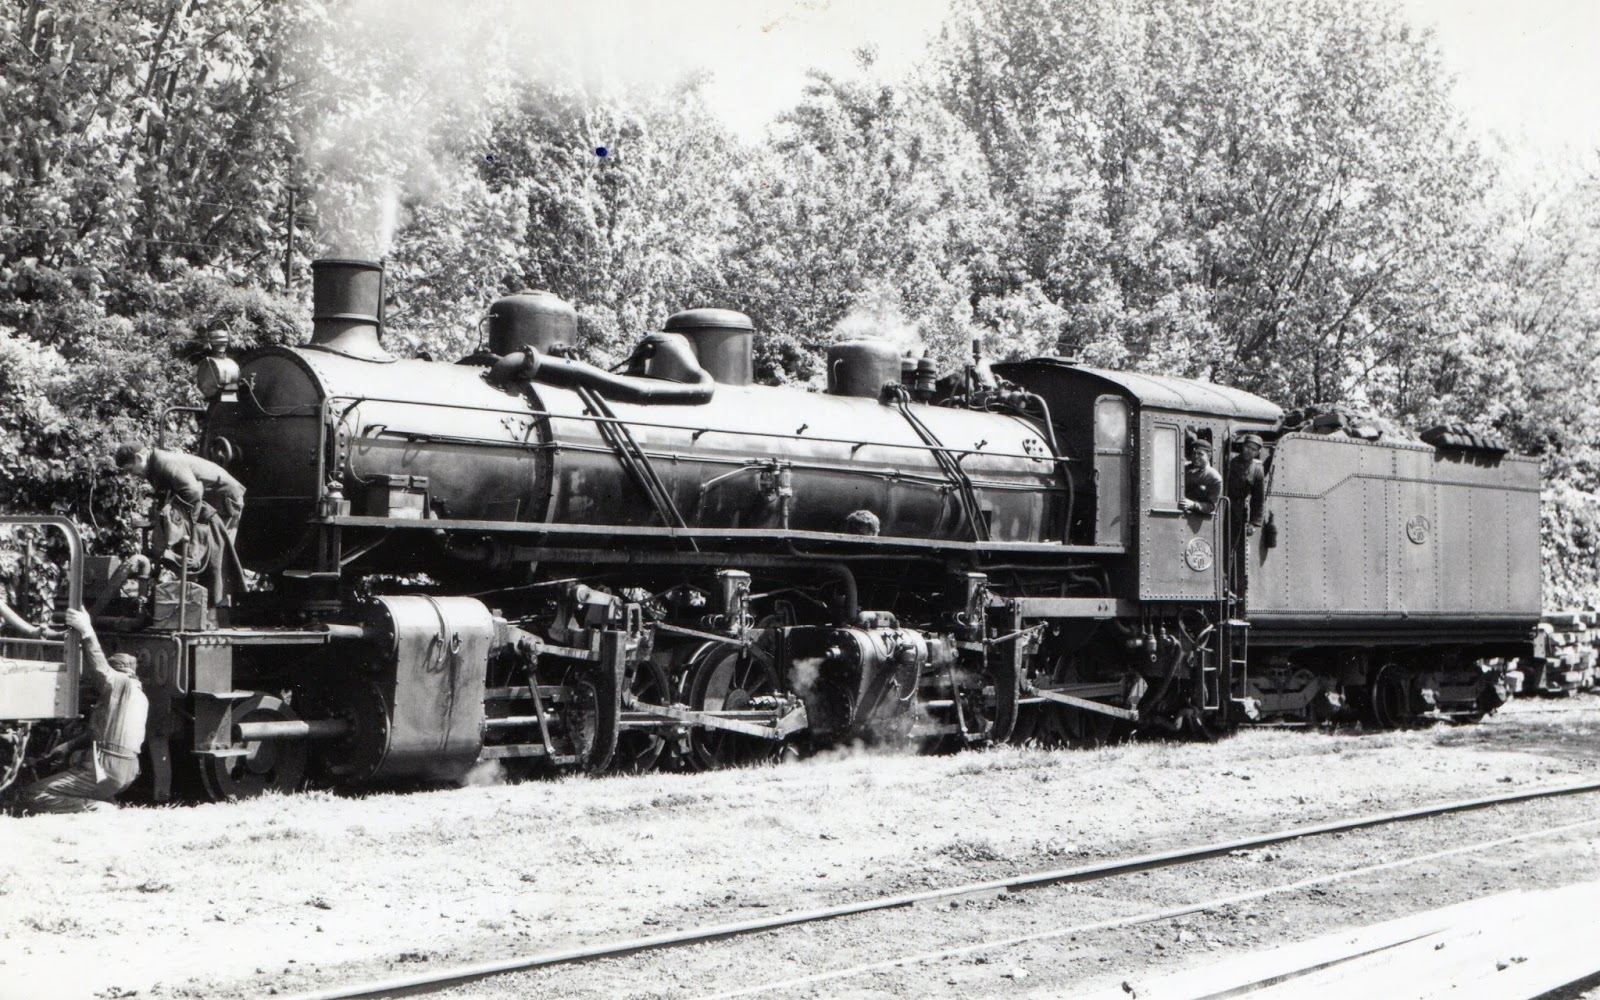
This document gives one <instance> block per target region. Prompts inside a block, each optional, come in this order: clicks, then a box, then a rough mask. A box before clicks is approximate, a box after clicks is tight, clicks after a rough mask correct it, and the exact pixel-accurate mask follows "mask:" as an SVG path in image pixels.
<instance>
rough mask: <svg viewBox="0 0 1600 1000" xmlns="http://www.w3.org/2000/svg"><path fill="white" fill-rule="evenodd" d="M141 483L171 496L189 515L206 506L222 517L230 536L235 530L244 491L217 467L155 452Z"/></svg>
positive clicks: (182, 455) (172, 453)
mask: <svg viewBox="0 0 1600 1000" xmlns="http://www.w3.org/2000/svg"><path fill="white" fill-rule="evenodd" d="M145 479H147V480H149V482H150V485H151V487H152V488H154V489H155V491H156V492H157V493H170V494H172V495H173V496H174V497H176V498H177V499H178V500H179V501H181V502H182V503H183V505H184V506H185V507H187V508H188V509H189V510H190V511H191V512H193V513H196V514H198V513H200V504H201V502H202V501H203V502H205V503H208V504H210V505H211V506H212V507H214V508H216V510H217V512H218V513H220V514H221V515H222V518H223V522H224V524H225V525H226V526H227V529H228V531H229V533H230V534H231V533H232V532H233V530H234V529H235V528H236V527H237V526H238V523H239V515H240V513H242V512H243V511H244V487H243V486H242V485H240V483H239V480H237V479H235V478H233V477H232V476H230V475H228V470H226V469H224V468H223V467H222V466H220V465H218V464H217V463H215V462H211V461H207V460H206V459H203V458H201V457H200V456H198V455H190V454H187V453H186V452H181V451H162V450H161V449H159V448H158V449H156V450H154V451H152V452H150V464H149V466H147V467H146V469H145Z"/></svg>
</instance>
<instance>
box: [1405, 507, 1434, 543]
mask: <svg viewBox="0 0 1600 1000" xmlns="http://www.w3.org/2000/svg"><path fill="white" fill-rule="evenodd" d="M1432 530H1433V525H1431V524H1429V523H1428V519H1427V518H1425V517H1423V516H1422V515H1421V514H1418V515H1417V516H1416V517H1413V518H1412V519H1411V520H1409V521H1407V522H1406V537H1407V538H1409V539H1411V544H1413V545H1421V544H1422V543H1423V542H1426V541H1427V540H1428V533H1429V532H1431V531H1432Z"/></svg>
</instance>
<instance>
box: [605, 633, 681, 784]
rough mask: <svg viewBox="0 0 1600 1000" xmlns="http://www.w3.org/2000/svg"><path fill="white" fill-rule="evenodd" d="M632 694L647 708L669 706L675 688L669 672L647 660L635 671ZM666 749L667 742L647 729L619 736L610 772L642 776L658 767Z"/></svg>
mask: <svg viewBox="0 0 1600 1000" xmlns="http://www.w3.org/2000/svg"><path fill="white" fill-rule="evenodd" d="M628 690H629V692H630V693H631V694H632V695H633V697H634V698H635V699H637V700H638V701H641V702H644V703H645V704H647V705H670V704H671V703H672V685H671V683H670V682H669V681H668V680H667V672H666V671H665V670H663V669H662V667H661V664H659V663H657V662H656V661H655V660H645V661H644V662H642V663H640V664H638V665H637V666H635V667H634V672H633V680H632V683H630V684H629V687H628ZM666 748H667V738H666V737H665V736H663V735H662V734H661V733H659V732H655V731H652V730H648V729H630V730H625V731H624V732H622V733H620V734H619V735H618V736H617V752H616V754H615V755H614V756H613V757H612V758H611V770H613V771H618V772H621V773H623V774H643V773H645V772H646V771H648V770H650V769H651V768H653V767H655V766H656V763H657V762H658V761H660V759H661V754H662V752H663V751H665V750H666Z"/></svg>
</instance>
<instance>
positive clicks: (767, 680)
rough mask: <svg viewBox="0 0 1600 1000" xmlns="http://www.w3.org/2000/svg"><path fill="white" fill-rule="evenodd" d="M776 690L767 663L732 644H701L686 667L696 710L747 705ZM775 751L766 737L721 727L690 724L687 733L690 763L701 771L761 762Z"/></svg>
mask: <svg viewBox="0 0 1600 1000" xmlns="http://www.w3.org/2000/svg"><path fill="white" fill-rule="evenodd" d="M779 688H780V683H779V678H778V672H777V670H776V669H774V668H773V666H772V664H771V662H770V661H769V660H768V659H767V658H765V657H762V656H759V655H756V654H753V653H750V652H749V651H747V650H744V649H741V648H740V647H738V646H730V645H727V644H725V643H716V644H714V645H710V646H707V647H706V648H705V649H702V650H701V651H700V653H698V654H697V655H696V656H695V658H694V660H693V661H692V662H691V664H690V666H689V675H688V683H687V692H688V699H689V707H690V708H692V709H694V710H695V711H697V712H718V711H735V710H738V709H744V708H750V707H751V706H752V704H754V703H756V702H757V700H758V699H765V698H772V697H775V696H777V695H778V694H779ZM781 749H782V746H781V744H779V743H777V742H774V741H772V740H765V739H761V738H760V737H758V736H746V735H744V734H743V733H734V732H729V731H728V730H726V729H706V728H704V727H696V728H694V729H692V730H690V733H689V751H690V753H689V758H690V763H691V764H692V765H693V766H695V767H698V768H702V769H710V768H714V767H738V766H741V765H747V764H756V763H761V762H763V761H768V760H772V759H775V758H776V757H777V755H778V754H779V753H780V752H781Z"/></svg>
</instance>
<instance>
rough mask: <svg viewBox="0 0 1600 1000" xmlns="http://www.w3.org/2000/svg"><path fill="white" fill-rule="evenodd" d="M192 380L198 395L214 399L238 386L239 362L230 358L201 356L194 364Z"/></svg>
mask: <svg viewBox="0 0 1600 1000" xmlns="http://www.w3.org/2000/svg"><path fill="white" fill-rule="evenodd" d="M194 381H195V384H196V385H197V386H199V387H200V395H202V396H204V397H205V398H207V399H216V398H217V397H218V396H220V395H222V394H223V393H224V392H229V391H231V390H233V389H236V388H238V386H239V363H238V362H237V361H235V360H233V359H232V358H202V359H201V361H200V363H199V364H198V365H196V366H195V370H194Z"/></svg>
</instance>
